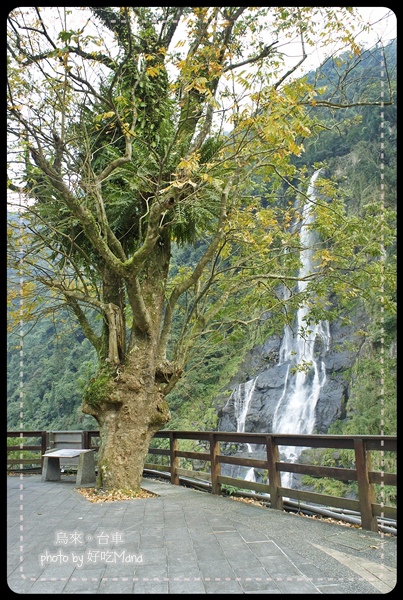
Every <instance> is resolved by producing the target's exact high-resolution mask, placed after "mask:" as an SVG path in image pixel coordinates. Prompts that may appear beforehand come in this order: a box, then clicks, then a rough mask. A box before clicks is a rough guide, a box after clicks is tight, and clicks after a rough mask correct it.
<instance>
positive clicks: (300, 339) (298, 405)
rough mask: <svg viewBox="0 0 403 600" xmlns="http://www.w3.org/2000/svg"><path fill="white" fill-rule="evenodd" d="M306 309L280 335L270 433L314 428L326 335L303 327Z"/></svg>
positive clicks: (310, 237)
mask: <svg viewBox="0 0 403 600" xmlns="http://www.w3.org/2000/svg"><path fill="white" fill-rule="evenodd" d="M319 172H320V171H316V173H315V174H314V175H313V177H312V178H311V181H310V186H309V188H308V197H309V198H310V199H314V198H315V187H314V186H315V181H316V178H317V176H318V175H319ZM312 221H313V215H312V212H311V210H310V203H309V202H307V203H306V204H305V206H304V208H303V211H302V225H301V230H300V242H301V248H302V250H301V253H300V262H301V266H300V270H299V274H298V277H299V280H298V285H297V292H298V293H302V292H304V290H305V289H306V286H307V282H306V280H305V279H304V278H305V277H306V276H307V275H309V274H310V273H312V272H313V271H314V269H315V266H314V263H313V253H314V250H313V246H314V243H315V234H314V233H313V232H312V229H311V227H310V225H311V224H312ZM307 313H308V308H307V307H306V306H302V307H300V308H299V309H298V311H297V316H296V321H295V330H296V333H295V334H293V330H292V328H291V327H290V326H289V325H286V326H285V328H284V335H283V340H282V344H281V347H280V353H279V364H284V363H288V367H287V374H286V379H285V384H284V388H283V392H282V394H281V397H280V399H279V402H278V404H277V407H276V410H275V412H274V417H273V428H272V429H273V432H274V433H294V434H309V433H311V432H312V430H313V428H314V425H315V407H316V404H317V402H318V399H319V394H320V390H321V387H322V386H323V385H324V383H325V381H326V370H325V365H324V363H323V361H321V360H320V359H319V358H318V357H317V356H316V355H317V352H316V349H317V343H318V341H320V343H321V345H322V347H323V348H324V350H325V351H326V350H328V349H329V343H330V331H329V323H328V322H327V321H320V322H319V323H317V324H311V325H309V327H307V325H306V321H305V317H306V315H307ZM301 451H302V448H301V447H298V448H297V447H280V452H281V453H282V455H283V459H284V460H286V461H288V462H294V461H295V460H296V459H297V458H298V456H299V454H300V453H301ZM292 477H293V476H292V474H291V473H287V474H283V475H282V483H283V485H284V486H286V487H291V484H292Z"/></svg>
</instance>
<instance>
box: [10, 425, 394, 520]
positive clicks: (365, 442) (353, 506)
mask: <svg viewBox="0 0 403 600" xmlns="http://www.w3.org/2000/svg"><path fill="white" fill-rule="evenodd" d="M7 436H8V437H19V438H21V443H20V444H19V445H18V446H7V451H8V452H10V451H14V452H15V451H18V450H19V451H23V450H24V449H25V450H31V451H38V452H40V453H41V455H42V454H44V453H45V451H46V440H47V432H46V431H21V432H20V431H8V432H7ZM27 437H40V438H41V444H40V445H37V446H35V445H32V443H31V444H29V445H26V446H24V445H23V439H24V438H27ZM94 437H99V431H96V430H91V431H83V438H82V439H83V448H84V449H96V448H97V446H95V445H93V444H92V438H94ZM154 438H156V439H166V440H168V441H169V449H168V448H164V449H162V448H161V449H160V448H149V455H152V456H155V455H161V456H165V457H167V456H168V457H169V461H170V463H169V466H165V465H160V464H156V463H148V462H147V463H146V465H145V471H153V470H154V471H158V472H160V473H161V475H164V474H165V476H167V477H169V479H170V481H171V483H172V484H173V485H179V484H180V482H181V479H183V477H184V476H186V477H187V478H191V476H192V472H193V473H194V479H195V480H197V481H198V482H199V483H200V481H203V480H204V482H205V483H206V485H208V486H209V487H210V486H211V492H212V493H213V494H221V493H222V485H231V486H234V487H238V488H241V489H246V490H253V491H255V492H260V493H264V494H266V495H267V497H268V498H269V501H270V506H271V508H274V509H277V510H282V509H283V500H284V498H292V499H294V500H298V501H303V502H306V501H307V502H312V503H315V504H323V505H325V506H331V507H336V508H342V509H349V510H357V511H358V512H359V514H360V515H361V525H362V528H363V529H367V530H371V531H378V524H377V517H379V516H380V517H381V518H382V517H387V518H396V516H397V509H396V508H395V507H392V506H384V504H383V503H382V504H378V503H376V500H375V493H374V484H381V485H382V484H383V485H390V486H396V485H397V476H396V474H395V473H384V472H379V471H372V467H371V455H370V452H373V451H380V452H384V451H388V452H397V437H396V436H380V435H379V436H376V435H351V436H346V435H328V434H324V435H316V434H315V435H294V434H274V433H271V434H261V433H237V432H227V431H171V430H165V431H158V432H157V433H156V434H155V436H154ZM180 440H198V441H201V442H204V445H205V446H207V444H208V446H209V450H208V449H207V448H206V449H203V450H204V451H201V452H196V451H186V452H185V451H182V450H180V449H179V441H180ZM221 443H224V444H225V443H235V444H256V445H259V446H261V447H262V448H263V449H265V455H266V458H262V457H261V458H259V459H253V458H242V457H238V456H228V455H226V454H223V453H222V452H221ZM280 446H298V447H308V448H336V449H346V450H353V451H354V455H355V468H348V469H347V468H346V469H344V468H340V467H326V466H317V465H305V464H300V463H288V462H282V461H280V452H279V447H280ZM262 456H264V453H263V454H262ZM180 458H187V459H190V460H201V461H204V462H205V463H209V464H210V468H209V471H192V470H191V469H183V468H181V467H180V460H179V459H180ZM42 461H43V459H42V457H41V458H39V457H38V461H37V462H38V463H40V464H41V465H42ZM7 462H8V464H20V465H21V466H22V465H23V464H27V463H29V462H31V463H35V462H36V461H35V460H34V459H19V460H18V459H10V460H8V461H7ZM223 464H232V465H238V466H244V467H249V468H250V467H255V468H259V469H265V470H267V472H268V483H257V482H250V481H244V480H241V479H236V478H233V477H226V476H223V475H222V474H221V466H222V465H223ZM281 472H289V473H299V474H302V475H311V476H313V477H318V478H323V477H330V478H332V479H337V480H341V481H357V484H358V499H357V500H352V499H348V498H342V497H338V496H329V495H325V494H319V493H314V492H308V491H304V490H294V489H292V488H286V487H283V486H282V485H281Z"/></svg>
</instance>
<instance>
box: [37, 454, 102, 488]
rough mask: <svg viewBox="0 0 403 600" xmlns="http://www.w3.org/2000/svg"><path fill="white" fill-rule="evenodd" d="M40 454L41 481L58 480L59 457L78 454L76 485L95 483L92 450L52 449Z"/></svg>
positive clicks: (59, 472)
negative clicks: (41, 463) (41, 465)
mask: <svg viewBox="0 0 403 600" xmlns="http://www.w3.org/2000/svg"><path fill="white" fill-rule="evenodd" d="M42 456H43V467H42V481H60V479H61V471H60V459H61V458H75V457H77V456H78V457H79V458H78V467H77V479H76V483H77V485H86V484H90V483H95V461H94V450H77V449H71V450H53V451H50V452H47V453H46V454H42Z"/></svg>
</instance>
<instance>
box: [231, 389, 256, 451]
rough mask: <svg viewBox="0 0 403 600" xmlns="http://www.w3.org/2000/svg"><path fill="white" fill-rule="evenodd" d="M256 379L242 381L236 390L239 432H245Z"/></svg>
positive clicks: (235, 402) (236, 413) (249, 449)
mask: <svg viewBox="0 0 403 600" xmlns="http://www.w3.org/2000/svg"><path fill="white" fill-rule="evenodd" d="M255 385H256V379H250V380H249V381H246V382H245V383H241V384H240V385H239V386H238V387H237V388H236V389H235V391H234V393H233V397H234V408H235V417H236V425H237V427H236V430H237V431H238V432H239V433H244V432H245V421H246V415H247V414H248V412H249V406H250V403H251V400H252V395H253V392H254V389H255ZM246 446H247V448H248V452H252V448H251V446H250V444H246Z"/></svg>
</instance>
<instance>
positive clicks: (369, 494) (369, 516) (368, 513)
mask: <svg viewBox="0 0 403 600" xmlns="http://www.w3.org/2000/svg"><path fill="white" fill-rule="evenodd" d="M354 451H355V465H356V469H357V482H358V500H359V503H360V513H361V527H362V528H363V529H367V530H369V531H378V522H377V519H376V516H375V515H373V513H372V504H373V503H374V504H375V491H374V486H373V485H372V483H370V482H369V476H368V471H370V470H371V456H370V454H369V453H368V452H367V450H366V448H365V444H364V440H362V439H354Z"/></svg>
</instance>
